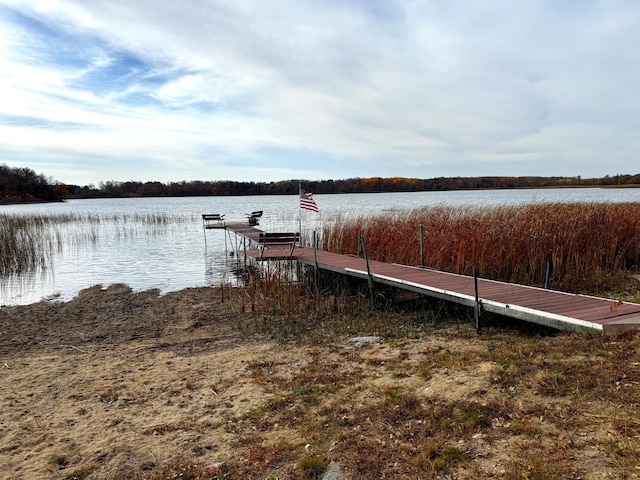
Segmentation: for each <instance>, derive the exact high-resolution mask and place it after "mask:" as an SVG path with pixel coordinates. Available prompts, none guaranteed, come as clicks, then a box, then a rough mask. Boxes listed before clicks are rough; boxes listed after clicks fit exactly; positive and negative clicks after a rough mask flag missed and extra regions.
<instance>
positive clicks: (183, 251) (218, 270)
mask: <svg viewBox="0 0 640 480" xmlns="http://www.w3.org/2000/svg"><path fill="white" fill-rule="evenodd" d="M315 199H316V201H317V203H318V206H319V208H320V212H319V213H314V212H308V211H301V210H300V209H299V208H298V197H297V195H285V196H243V197H189V198H128V199H93V200H69V201H67V202H64V203H57V204H36V205H10V206H0V214H6V215H23V216H28V215H33V214H39V215H59V214H74V215H77V216H78V218H79V219H81V220H80V221H77V222H72V223H70V224H64V225H62V226H60V225H59V226H57V227H51V228H57V229H58V230H57V235H58V237H57V238H58V244H57V246H56V248H55V249H54V250H53V251H52V252H51V258H50V259H49V262H48V263H47V264H45V265H42V266H41V268H39V269H38V270H37V271H33V272H30V273H28V274H21V275H14V276H11V277H9V278H0V305H16V304H29V303H33V302H36V301H39V300H40V299H42V298H57V299H61V300H68V299H70V298H72V297H74V296H75V295H76V294H77V293H78V292H79V291H80V290H82V289H84V288H87V287H89V286H92V285H97V284H100V285H104V286H107V285H111V284H114V283H125V284H128V285H130V286H131V287H132V288H133V289H134V290H136V291H138V290H147V289H152V288H156V289H158V290H160V291H161V292H169V291H175V290H180V289H183V288H187V287H196V286H207V285H218V284H220V283H221V282H227V283H231V284H237V283H238V281H239V280H238V279H237V278H236V277H235V276H234V274H233V270H234V268H235V267H236V266H237V262H238V261H239V260H238V258H237V256H236V255H234V256H231V255H230V253H231V252H232V251H235V250H238V249H240V247H241V245H240V244H239V243H238V242H237V239H236V238H235V237H234V236H233V235H229V234H225V231H224V230H208V231H204V229H203V228H202V227H203V226H202V217H201V215H202V214H203V213H221V214H226V220H227V221H244V219H245V216H244V214H245V213H247V212H251V211H255V210H263V211H264V215H263V217H262V219H261V222H260V228H261V229H263V230H265V231H298V230H299V229H301V231H302V235H303V238H306V239H307V240H306V241H307V242H308V241H309V240H310V238H311V237H312V235H313V231H314V230H317V231H320V230H321V228H322V225H324V224H326V223H330V222H334V221H336V220H338V219H340V218H352V217H356V216H359V215H378V214H384V213H389V212H397V211H402V210H409V209H413V208H420V207H426V206H434V205H451V206H465V205H475V206H491V205H514V204H515V205H517V204H526V203H542V202H638V201H640V189H597V188H588V189H537V190H481V191H461V192H418V193H380V194H336V195H316V196H315ZM87 218H93V220H91V221H87V220H86V219H87ZM82 219H85V220H82ZM354 253H355V252H354Z"/></svg>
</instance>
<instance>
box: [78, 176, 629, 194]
mask: <svg viewBox="0 0 640 480" xmlns="http://www.w3.org/2000/svg"><path fill="white" fill-rule="evenodd" d="M299 184H302V187H303V188H304V189H305V190H307V191H310V192H313V193H372V192H423V191H444V190H471V189H496V188H543V187H587V186H596V185H598V186H600V185H602V186H624V185H636V186H640V174H637V175H615V176H612V177H610V176H608V175H607V176H605V177H603V178H590V179H582V178H581V177H579V176H578V177H437V178H429V179H419V178H405V177H393V178H381V177H371V178H348V179H345V180H319V181H314V180H284V181H279V182H268V183H267V182H235V181H230V180H218V181H201V180H196V181H190V182H186V181H182V182H169V183H161V182H134V181H130V182H117V181H113V180H109V181H107V182H100V183H99V184H98V187H97V188H96V187H95V186H93V185H89V186H83V187H80V186H77V185H67V188H68V190H69V195H70V197H72V198H89V197H192V196H210V195H213V196H215V195H219V196H225V195H227V196H228V195H294V194H297V193H298V185H299Z"/></svg>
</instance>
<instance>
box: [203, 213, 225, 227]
mask: <svg viewBox="0 0 640 480" xmlns="http://www.w3.org/2000/svg"><path fill="white" fill-rule="evenodd" d="M202 226H203V227H204V228H205V229H208V228H224V214H220V213H203V214H202Z"/></svg>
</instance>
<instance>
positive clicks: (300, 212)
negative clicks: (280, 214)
mask: <svg viewBox="0 0 640 480" xmlns="http://www.w3.org/2000/svg"><path fill="white" fill-rule="evenodd" d="M301 198H302V185H301V184H300V182H298V233H299V234H300V240H302V208H301V206H300V199H301Z"/></svg>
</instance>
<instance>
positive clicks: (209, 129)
mask: <svg viewBox="0 0 640 480" xmlns="http://www.w3.org/2000/svg"><path fill="white" fill-rule="evenodd" d="M0 19H1V20H2V27H0V48H1V49H2V52H3V53H2V55H1V56H0V72H2V73H0V95H1V96H2V98H3V99H6V100H3V104H2V105H0V118H2V119H4V120H5V121H3V122H2V123H1V125H0V161H6V162H8V163H10V164H11V163H15V164H21V165H23V164H24V162H25V161H28V162H29V163H28V166H31V165H33V164H34V163H36V162H37V163H38V164H40V165H42V166H44V167H45V168H43V169H42V171H43V172H44V173H46V174H48V175H52V176H54V177H56V178H57V179H59V180H62V181H67V182H71V183H79V182H82V181H85V182H86V181H87V180H90V181H91V182H92V183H97V182H98V181H100V180H108V179H117V180H129V179H136V180H161V181H169V180H182V179H216V178H223V177H222V175H235V176H236V177H234V178H235V179H238V180H280V179H283V177H282V175H287V176H288V177H290V178H302V177H304V176H305V175H309V178H345V177H349V176H376V175H380V176H387V175H404V176H417V177H430V176H456V175H470V174H473V175H518V174H535V175H558V174H561V175H582V176H602V175H605V174H608V173H609V174H611V173H622V172H628V173H634V169H635V168H636V167H635V162H636V159H635V155H636V153H635V152H636V151H637V141H636V140H635V138H636V137H637V134H638V127H639V125H638V121H637V120H636V118H637V114H636V112H637V111H638V107H640V94H639V93H637V89H636V88H635V83H636V79H637V78H638V75H639V74H640V62H638V58H637V55H638V54H637V53H636V49H635V48H634V46H635V45H637V44H638V40H640V38H639V37H640V33H639V32H640V28H638V27H640V7H639V6H636V5H635V4H632V3H627V4H615V3H614V4H612V3H610V2H604V1H592V0H588V1H585V2H568V3H567V2H563V3H557V2H551V1H543V2H513V3H510V4H506V5H505V4H504V2H482V4H479V3H477V2H471V1H460V2H458V1H456V2H440V1H436V0H432V1H427V2H409V1H384V2H383V1H378V0H376V1H373V0H371V1H370V0H367V1H364V0H349V1H344V2H338V1H335V0H315V1H309V2H296V1H293V0H284V1H283V0H279V1H275V2H257V1H253V0H239V1H237V2H233V3H229V2H221V1H218V0H209V1H195V0H191V1H189V0H187V1H183V2H169V1H160V0H155V1H150V0H139V1H136V2H129V1H125V0H112V1H110V2H86V1H80V0H50V1H48V2H41V1H35V0H27V1H24V0H23V1H17V0H0ZM611 156H614V157H615V158H610V157H611ZM29 158H32V159H33V160H32V161H30V160H29ZM602 158H610V161H609V162H602V160H601V159H602ZM47 159H51V160H50V165H51V169H49V168H46V167H47V165H48V163H47ZM319 165H321V167H320V166H319ZM611 165H615V166H616V168H618V169H620V171H619V172H618V171H617V172H610V171H609V170H608V169H609V168H610V166H611ZM136 166H139V168H137V167H136ZM153 166H155V167H153ZM226 178H229V177H226Z"/></svg>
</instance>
